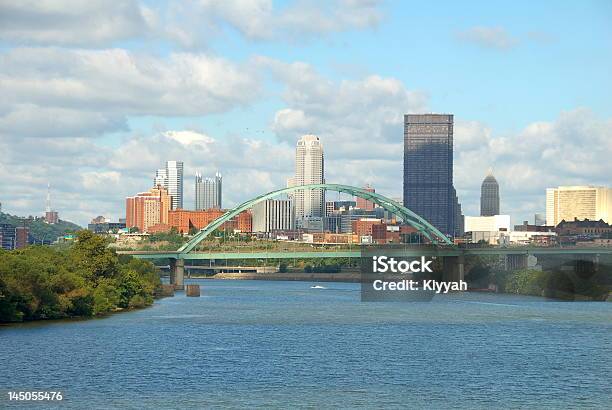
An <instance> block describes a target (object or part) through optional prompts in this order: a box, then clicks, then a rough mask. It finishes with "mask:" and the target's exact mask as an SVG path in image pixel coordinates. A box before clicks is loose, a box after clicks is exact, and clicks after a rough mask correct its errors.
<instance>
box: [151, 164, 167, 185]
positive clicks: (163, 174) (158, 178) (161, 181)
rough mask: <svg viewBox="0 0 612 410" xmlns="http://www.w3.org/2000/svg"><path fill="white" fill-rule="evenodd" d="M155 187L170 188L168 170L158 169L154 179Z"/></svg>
mask: <svg viewBox="0 0 612 410" xmlns="http://www.w3.org/2000/svg"><path fill="white" fill-rule="evenodd" d="M153 186H163V187H164V188H166V189H167V188H168V172H167V171H166V168H161V169H158V170H157V171H156V172H155V178H153Z"/></svg>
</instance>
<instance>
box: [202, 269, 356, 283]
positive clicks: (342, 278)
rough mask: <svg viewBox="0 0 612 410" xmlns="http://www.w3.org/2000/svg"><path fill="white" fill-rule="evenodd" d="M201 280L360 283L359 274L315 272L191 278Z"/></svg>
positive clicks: (235, 274) (232, 274) (222, 274)
mask: <svg viewBox="0 0 612 410" xmlns="http://www.w3.org/2000/svg"><path fill="white" fill-rule="evenodd" d="M191 277H192V278H201V279H223V280H275V281H302V282H313V281H314V282H349V283H353V282H360V281H361V275H360V273H359V272H338V273H317V272H310V273H307V272H268V273H255V272H252V273H217V274H216V275H214V276H202V277H198V276H191Z"/></svg>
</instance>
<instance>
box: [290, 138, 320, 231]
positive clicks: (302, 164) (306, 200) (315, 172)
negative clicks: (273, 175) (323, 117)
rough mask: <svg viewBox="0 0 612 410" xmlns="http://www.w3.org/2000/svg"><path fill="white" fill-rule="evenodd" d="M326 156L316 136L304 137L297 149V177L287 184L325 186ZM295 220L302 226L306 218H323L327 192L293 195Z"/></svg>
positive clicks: (318, 191)
mask: <svg viewBox="0 0 612 410" xmlns="http://www.w3.org/2000/svg"><path fill="white" fill-rule="evenodd" d="M324 182H325V174H324V156H323V145H322V144H321V141H320V140H319V137H317V136H315V135H303V136H302V138H300V139H299V141H298V142H297V146H296V149H295V176H294V177H293V178H290V179H289V181H288V182H287V185H288V186H295V185H308V184H323V183H324ZM291 197H292V199H293V202H294V207H295V218H296V221H297V222H298V223H299V224H300V226H301V223H302V222H303V220H304V219H305V218H322V217H323V216H324V212H325V192H324V190H322V189H313V190H305V191H296V192H295V193H293V194H292V195H291Z"/></svg>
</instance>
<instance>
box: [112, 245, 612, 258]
mask: <svg viewBox="0 0 612 410" xmlns="http://www.w3.org/2000/svg"><path fill="white" fill-rule="evenodd" d="M377 250H380V248H377ZM117 253H118V254H122V255H132V256H134V257H135V258H139V259H206V260H208V259H309V258H359V257H361V256H362V252H361V250H351V251H312V252H304V251H301V252H190V253H184V254H181V253H180V252H178V251H118V252H117ZM385 254H387V255H388V256H406V257H410V256H413V257H416V256H459V255H466V256H467V255H483V256H484V255H536V256H537V255H593V254H599V255H611V254H612V248H541V247H517V248H472V249H464V248H389V249H388V250H385Z"/></svg>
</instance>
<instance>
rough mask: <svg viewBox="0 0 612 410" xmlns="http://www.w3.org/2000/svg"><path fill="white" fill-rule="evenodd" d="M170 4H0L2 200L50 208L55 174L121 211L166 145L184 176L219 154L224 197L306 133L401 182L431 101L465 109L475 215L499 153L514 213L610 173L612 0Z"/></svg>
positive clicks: (460, 159)
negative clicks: (415, 117) (414, 126)
mask: <svg viewBox="0 0 612 410" xmlns="http://www.w3.org/2000/svg"><path fill="white" fill-rule="evenodd" d="M58 4H59V3H58ZM164 4H165V3H164V2H159V3H154V4H150V3H144V2H138V1H126V2H125V7H126V9H122V10H121V12H120V11H119V10H115V9H113V7H109V6H108V4H103V3H100V2H95V1H92V2H87V3H84V4H82V5H80V6H79V7H70V8H68V7H65V6H64V7H58V9H57V10H55V9H53V6H49V7H50V8H48V9H41V10H39V11H38V12H36V13H34V12H33V11H32V10H28V8H27V7H26V6H20V5H19V4H16V5H13V6H9V5H6V4H3V5H0V13H1V14H2V15H3V16H6V18H7V19H9V20H10V19H11V18H12V17H11V16H14V17H15V18H16V16H27V18H24V19H20V20H19V21H21V22H22V23H20V30H19V31H14V30H13V29H12V28H11V26H3V27H1V28H0V42H1V44H2V45H3V48H2V51H1V52H0V72H2V74H3V77H2V80H1V81H2V84H3V87H4V89H5V90H6V93H5V97H6V98H5V99H4V101H3V103H2V107H1V108H2V109H1V110H0V150H1V151H2V152H3V157H2V160H1V161H0V181H1V182H0V201H1V202H2V204H3V211H4V212H8V213H11V214H15V215H23V216H25V215H38V216H42V214H43V211H44V203H45V190H46V185H47V183H48V182H50V183H51V185H52V186H53V187H54V201H53V206H54V208H55V210H57V211H58V212H59V214H60V217H61V218H62V219H64V220H70V221H74V222H77V223H79V224H80V225H82V226H85V225H86V224H87V222H88V221H89V220H90V219H91V218H92V217H94V216H96V215H100V214H103V215H105V216H107V217H109V218H111V219H112V220H117V219H118V218H119V217H121V215H122V208H123V200H122V198H124V197H126V196H129V195H133V194H134V193H135V192H141V191H143V190H146V188H147V187H148V186H150V183H151V170H155V169H157V168H159V167H160V165H161V164H163V163H164V162H165V161H166V160H168V159H181V160H182V161H184V163H185V169H184V172H185V175H193V174H194V173H195V172H196V171H200V172H202V174H204V175H212V174H214V172H215V171H216V170H217V169H222V170H223V173H224V183H225V185H226V186H227V187H232V189H231V190H229V189H228V190H226V195H225V196H224V207H227V208H231V207H232V206H233V205H236V204H238V203H240V202H242V201H244V200H246V199H248V198H251V197H253V196H255V195H257V194H258V193H261V192H267V191H269V190H271V189H274V188H279V187H282V186H284V184H285V179H286V178H287V176H288V175H290V173H291V172H290V171H289V172H288V170H290V169H291V168H292V158H293V155H292V152H293V150H294V143H295V140H296V139H297V138H299V136H300V135H303V134H307V133H312V134H315V135H319V136H320V137H321V138H322V140H323V141H324V144H325V145H326V156H327V158H326V162H327V164H326V180H327V181H329V182H338V183H346V184H350V185H353V186H364V185H365V184H368V183H369V184H371V185H372V186H375V187H376V189H377V192H380V193H382V194H385V195H387V196H389V197H399V196H401V192H402V187H401V182H400V181H401V163H402V155H401V152H402V149H401V147H402V138H401V135H402V116H403V115H404V114H406V113H428V112H452V113H453V114H454V115H455V126H454V137H455V141H454V143H455V144H454V146H455V159H454V162H455V169H454V184H455V187H456V189H457V195H458V197H459V200H460V202H461V204H462V207H463V213H464V214H465V215H478V214H479V196H480V183H481V181H482V177H483V175H484V174H485V173H486V170H487V169H488V168H489V167H494V169H495V175H496V178H497V179H498V181H499V183H500V190H501V192H502V193H503V198H502V199H503V206H502V208H503V212H504V213H507V214H510V215H512V219H513V223H517V222H521V221H522V220H530V221H531V220H533V215H534V214H535V213H544V212H545V206H546V204H545V194H544V192H545V189H546V188H548V187H555V186H560V185H597V186H600V185H608V186H609V185H610V177H609V176H610V175H612V164H611V163H610V162H609V161H607V157H608V156H609V155H610V152H612V107H610V104H609V100H608V96H607V93H606V91H605V90H608V89H610V81H611V80H610V77H609V75H607V73H609V72H610V71H612V61H611V60H612V58H611V57H610V55H612V53H610V48H611V47H610V41H609V38H610V25H609V18H610V16H611V14H612V11H611V8H610V7H609V5H608V3H606V2H602V1H599V2H598V1H588V2H581V3H580V4H574V5H566V6H565V7H563V8H559V7H554V6H555V3H553V2H541V3H538V4H531V3H527V2H515V3H512V4H504V5H492V4H487V3H485V2H481V3H478V4H475V5H474V7H473V8H472V10H471V11H470V13H469V14H468V13H467V11H466V10H465V9H463V8H462V7H461V6H460V5H459V4H449V5H446V6H445V7H444V8H440V9H434V8H433V7H432V6H430V5H424V4H418V5H412V6H409V5H407V4H392V3H385V2H371V3H360V2H351V3H349V4H344V3H341V2H329V3H326V5H325V8H323V9H324V12H321V11H320V10H319V9H317V8H316V7H314V6H311V5H308V4H304V3H299V2H287V3H286V4H278V3H269V4H268V3H266V4H263V5H262V7H261V8H253V9H240V7H238V8H235V9H233V8H232V7H235V5H234V6H232V4H234V3H232V2H227V5H226V6H224V7H221V6H219V7H216V8H215V7H212V6H211V5H210V4H209V3H206V4H204V3H202V4H199V5H197V6H196V7H195V8H194V10H192V14H193V17H194V19H195V20H192V19H190V18H189V16H186V15H184V14H181V13H177V14H173V15H171V14H170V13H169V12H168V8H167V7H166V6H165V5H164ZM117 7H118V6H117ZM67 10H70V12H68V11H67ZM525 10H528V11H529V12H528V13H525ZM128 11H130V12H128ZM527 15H529V16H530V17H529V18H527V17H526V16H527ZM207 16H208V17H207ZM296 16H306V17H304V19H306V20H308V19H310V20H312V19H313V16H317V17H316V18H314V20H316V21H317V22H318V24H314V25H307V24H303V23H304V21H306V20H304V19H302V20H300V18H298V17H296ZM415 17H416V18H415ZM538 17H541V18H538ZM544 17H545V18H544ZM296 19H297V20H296ZM195 21H197V24H196V25H194V22H195ZM405 21H412V22H413V23H414V24H411V25H406V24H405ZM53 24H60V25H61V26H62V30H61V31H57V30H53V29H52V27H54V25H53ZM91 26H96V27H104V28H107V30H101V31H100V32H96V33H95V34H94V33H92V32H91V31H90V30H87V28H88V27H91ZM567 27H573V29H572V31H571V33H570V32H569V31H568V30H567V29H566V28H567ZM60 34H61V35H60ZM407 38H417V39H419V41H418V42H414V41H412V42H411V43H410V48H411V55H418V56H419V57H420V58H419V59H416V60H413V59H411V58H408V57H407V56H406V54H405V52H404V50H405V47H406V44H405V42H403V41H400V39H407ZM381 44H384V45H385V46H384V47H380V45H381ZM568 55H572V56H573V58H572V59H568V58H567V56H568ZM449 61H450V64H449ZM473 61H478V65H474V64H473V63H472V62H473ZM585 62H589V64H585ZM24 67H27V69H24ZM519 67H520V68H519ZM592 82H596V83H597V84H599V86H598V87H592V86H589V85H590V84H591V83H592ZM491 90H495V92H491ZM190 191H191V189H186V190H185V194H184V202H185V203H186V204H193V203H194V201H195V198H194V194H193V193H192V192H190Z"/></svg>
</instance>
